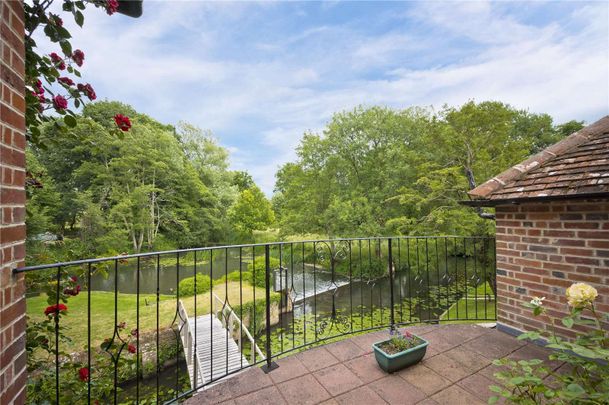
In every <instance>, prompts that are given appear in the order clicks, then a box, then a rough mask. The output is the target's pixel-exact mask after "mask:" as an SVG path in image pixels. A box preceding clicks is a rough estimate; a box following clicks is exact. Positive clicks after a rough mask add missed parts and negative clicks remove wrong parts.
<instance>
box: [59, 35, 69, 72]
mask: <svg viewBox="0 0 609 405" xmlns="http://www.w3.org/2000/svg"><path fill="white" fill-rule="evenodd" d="M59 45H60V46H61V50H62V51H63V53H64V54H65V55H67V56H68V55H72V44H70V42H69V41H65V40H64V41H61V42H59ZM70 69H71V67H70V66H68V72H69V71H70Z"/></svg>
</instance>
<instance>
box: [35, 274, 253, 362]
mask: <svg viewBox="0 0 609 405" xmlns="http://www.w3.org/2000/svg"><path fill="white" fill-rule="evenodd" d="M254 291H255V294H256V299H260V298H264V289H262V288H255V289H254V287H251V286H247V287H246V286H245V285H244V286H243V291H242V302H243V303H247V302H250V301H252V300H253V298H254ZM213 292H214V293H215V294H216V295H217V296H218V297H220V298H221V299H223V298H224V297H225V286H224V284H222V285H218V286H215V287H214V289H213ZM226 293H227V294H226V295H227V296H228V302H229V303H230V304H231V305H232V306H237V305H238V304H239V302H240V299H239V298H240V294H241V293H240V286H239V283H238V282H230V281H229V282H228V283H227V284H226ZM210 297H211V293H210V292H207V293H204V294H199V295H197V296H196V302H197V314H198V315H199V314H206V313H209V312H211V311H210V309H211V305H212V303H211V300H210ZM87 298H88V293H87V292H86V291H83V292H81V293H80V294H79V295H78V296H76V297H72V298H71V299H70V301H69V302H68V304H67V306H68V314H67V315H66V316H64V317H62V318H61V326H62V327H64V328H66V329H65V330H64V334H65V335H67V336H69V337H70V338H71V339H72V342H71V343H70V344H69V347H68V348H66V349H67V350H69V351H79V350H82V349H83V348H86V344H87ZM115 299H116V305H115ZM182 301H183V302H184V307H185V308H186V311H187V312H188V315H189V316H194V312H195V297H184V298H182ZM47 305H48V304H47V297H46V295H40V296H38V297H32V298H28V299H27V315H28V316H29V317H30V319H32V320H35V321H36V320H42V319H44V318H45V316H44V309H45V308H46V307H47ZM137 307H138V302H137V295H135V294H122V293H119V294H116V297H115V294H114V293H111V292H102V291H93V292H91V343H92V345H93V346H97V345H99V344H100V343H101V342H102V341H103V340H104V339H105V338H107V337H111V336H112V333H113V330H114V325H115V323H120V322H126V323H127V327H126V329H127V331H130V330H131V329H133V328H135V327H136V324H137ZM176 308H177V304H176V297H175V296H170V295H161V296H160V297H159V301H158V313H159V316H158V324H159V328H164V327H169V326H171V325H173V324H177V322H178V320H179V319H178V318H176ZM214 308H216V309H218V308H217V307H214ZM115 310H116V322H115ZM139 321H140V331H141V333H145V332H150V331H154V330H156V326H157V300H156V296H155V295H153V294H140V297H139ZM127 333H128V332H127Z"/></svg>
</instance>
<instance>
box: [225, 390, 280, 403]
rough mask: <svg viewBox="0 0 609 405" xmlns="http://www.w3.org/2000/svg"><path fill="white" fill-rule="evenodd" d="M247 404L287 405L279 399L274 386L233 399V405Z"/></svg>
mask: <svg viewBox="0 0 609 405" xmlns="http://www.w3.org/2000/svg"><path fill="white" fill-rule="evenodd" d="M249 404H287V402H285V401H284V400H283V398H281V394H279V391H278V390H277V388H275V386H270V387H267V388H264V389H262V390H259V391H256V392H252V393H251V394H247V395H244V396H242V397H239V398H236V399H235V405H249Z"/></svg>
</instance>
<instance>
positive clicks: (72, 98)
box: [23, 0, 130, 144]
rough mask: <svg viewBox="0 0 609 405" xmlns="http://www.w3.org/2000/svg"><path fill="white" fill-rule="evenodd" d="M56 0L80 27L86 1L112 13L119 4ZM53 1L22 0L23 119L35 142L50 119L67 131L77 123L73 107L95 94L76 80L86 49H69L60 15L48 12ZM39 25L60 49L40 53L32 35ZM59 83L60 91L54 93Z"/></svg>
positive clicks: (125, 128)
mask: <svg viewBox="0 0 609 405" xmlns="http://www.w3.org/2000/svg"><path fill="white" fill-rule="evenodd" d="M58 1H62V10H63V11H64V12H65V13H69V14H71V15H72V17H73V18H74V21H75V22H76V24H77V25H79V26H81V27H82V26H83V23H84V15H83V13H82V11H83V10H84V9H85V8H86V5H87V4H91V5H93V6H95V7H99V8H102V9H103V10H105V11H106V12H107V13H108V14H109V15H112V14H114V13H115V12H116V11H117V10H118V7H119V4H118V1H116V0H87V1H83V0H58ZM53 2H54V0H32V1H31V2H29V1H28V2H24V3H23V8H24V11H25V30H26V33H25V34H26V35H25V67H26V69H25V84H26V88H27V91H26V93H25V96H26V97H25V101H26V113H25V119H26V127H27V137H28V141H30V142H32V143H34V144H38V143H39V142H41V140H40V138H39V137H40V126H41V125H42V124H44V123H46V122H49V123H52V125H54V126H55V127H57V128H59V129H61V130H62V131H67V130H68V128H71V127H75V126H76V114H75V113H74V111H73V110H72V108H75V109H78V108H80V107H81V106H82V105H84V103H85V99H84V98H85V97H86V98H87V99H88V100H89V101H93V100H95V99H96V98H97V95H96V94H95V90H94V89H93V87H92V86H91V85H90V84H89V83H78V84H76V83H75V80H78V79H79V78H80V77H81V73H80V71H79V70H77V68H81V67H82V66H83V65H84V62H85V53H84V52H83V51H82V50H80V49H75V50H73V49H72V44H71V43H70V39H71V38H72V36H71V34H70V32H69V31H68V30H67V29H66V28H65V27H64V23H63V19H62V18H61V17H59V16H58V15H57V14H53V13H50V12H48V9H49V7H50V6H51V4H52V3H53ZM39 29H42V30H43V32H44V34H45V36H46V38H48V39H49V40H50V41H51V42H52V43H56V44H58V45H59V48H60V49H61V50H60V51H59V50H58V51H56V52H51V53H49V54H41V53H39V52H38V49H40V47H39V45H38V44H37V43H36V41H35V40H34V38H33V34H34V32H36V30H39ZM68 75H72V76H73V77H68ZM56 84H58V85H59V86H57V85H56ZM58 87H59V89H60V90H61V91H62V94H55V92H56V91H57V90H58ZM70 103H71V104H72V107H71V106H70ZM117 125H118V123H117ZM129 128H130V125H129V126H126V125H123V126H122V127H120V129H119V128H118V127H117V128H116V132H115V133H116V135H119V136H120V135H122V132H123V131H128V130H129Z"/></svg>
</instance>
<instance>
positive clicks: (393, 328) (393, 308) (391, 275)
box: [387, 238, 395, 331]
mask: <svg viewBox="0 0 609 405" xmlns="http://www.w3.org/2000/svg"><path fill="white" fill-rule="evenodd" d="M387 247H388V250H389V253H388V257H389V285H390V287H389V290H390V292H391V295H390V297H391V312H390V313H391V318H390V322H391V325H390V328H391V331H394V330H395V302H394V295H393V289H394V286H393V281H394V276H393V256H392V251H391V238H389V239H387Z"/></svg>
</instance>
